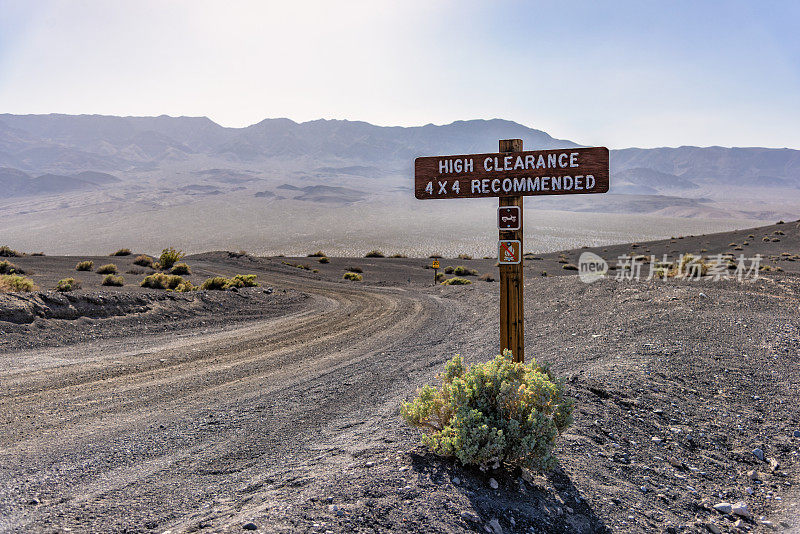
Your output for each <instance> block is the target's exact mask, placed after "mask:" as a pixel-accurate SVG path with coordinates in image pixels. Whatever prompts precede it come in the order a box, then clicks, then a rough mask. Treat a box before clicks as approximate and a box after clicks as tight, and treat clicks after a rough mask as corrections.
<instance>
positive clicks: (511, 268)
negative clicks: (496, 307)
mask: <svg viewBox="0 0 800 534" xmlns="http://www.w3.org/2000/svg"><path fill="white" fill-rule="evenodd" d="M499 151H500V152H522V139H502V140H500V150H499ZM522 198H523V197H522V196H521V195H517V196H507V197H500V207H503V206H519V212H520V223H519V229H518V230H511V231H509V230H500V239H501V240H502V239H516V240H518V241H519V242H520V247H519V254H520V256H521V255H522V253H523V250H524V249H523V241H522V225H523V222H524V218H523V217H522ZM522 262H523V259H522V258H521V257H520V262H519V263H517V264H514V265H503V264H501V265H500V350H501V351H504V350H506V349H509V350H510V351H511V353H512V354H513V355H514V361H515V362H524V361H525V315H524V313H523V311H524V307H523V303H522V292H523V285H522V282H523V280H522Z"/></svg>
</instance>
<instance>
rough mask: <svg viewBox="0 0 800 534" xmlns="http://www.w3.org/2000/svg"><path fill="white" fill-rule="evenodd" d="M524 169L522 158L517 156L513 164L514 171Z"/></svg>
mask: <svg viewBox="0 0 800 534" xmlns="http://www.w3.org/2000/svg"><path fill="white" fill-rule="evenodd" d="M524 168H525V164H524V163H523V162H522V156H517V162H516V163H514V170H515V171H516V170H517V169H524Z"/></svg>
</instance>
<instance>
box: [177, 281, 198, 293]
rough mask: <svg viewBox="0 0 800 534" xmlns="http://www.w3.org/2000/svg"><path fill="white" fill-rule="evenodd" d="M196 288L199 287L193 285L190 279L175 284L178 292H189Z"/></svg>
mask: <svg viewBox="0 0 800 534" xmlns="http://www.w3.org/2000/svg"><path fill="white" fill-rule="evenodd" d="M195 289H197V288H196V287H195V286H193V285H192V283H191V282H190V281H189V280H184V281H183V282H181V283H180V284H178V285H177V286H175V291H177V292H178V293H188V292H189V291H194V290H195Z"/></svg>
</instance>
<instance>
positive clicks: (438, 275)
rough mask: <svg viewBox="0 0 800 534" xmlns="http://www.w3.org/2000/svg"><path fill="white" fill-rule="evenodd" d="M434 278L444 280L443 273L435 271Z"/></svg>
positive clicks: (439, 280)
mask: <svg viewBox="0 0 800 534" xmlns="http://www.w3.org/2000/svg"><path fill="white" fill-rule="evenodd" d="M434 279H435V281H437V282H441V281H442V280H444V273H436V276H435V277H434Z"/></svg>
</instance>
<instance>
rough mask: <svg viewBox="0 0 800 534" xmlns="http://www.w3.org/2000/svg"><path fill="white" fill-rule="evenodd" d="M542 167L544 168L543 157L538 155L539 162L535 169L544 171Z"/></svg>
mask: <svg viewBox="0 0 800 534" xmlns="http://www.w3.org/2000/svg"><path fill="white" fill-rule="evenodd" d="M544 167H545V163H544V156H542V155H541V154H540V155H539V162H538V163H537V164H536V168H537V169H544Z"/></svg>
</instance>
